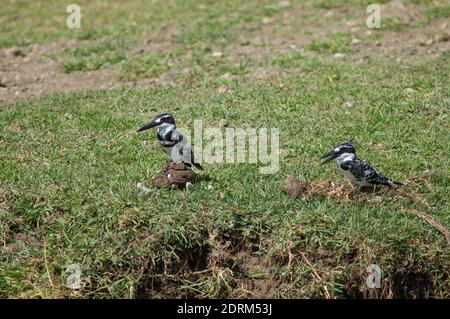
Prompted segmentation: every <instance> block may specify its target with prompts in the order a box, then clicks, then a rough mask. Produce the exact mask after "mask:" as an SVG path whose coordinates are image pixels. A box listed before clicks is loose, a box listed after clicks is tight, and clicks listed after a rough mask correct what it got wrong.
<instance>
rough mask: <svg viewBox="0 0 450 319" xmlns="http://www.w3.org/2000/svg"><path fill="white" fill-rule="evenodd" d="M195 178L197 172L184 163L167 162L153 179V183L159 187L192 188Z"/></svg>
mask: <svg viewBox="0 0 450 319" xmlns="http://www.w3.org/2000/svg"><path fill="white" fill-rule="evenodd" d="M196 178H197V174H195V172H194V171H193V170H192V169H191V168H190V167H189V166H187V165H186V164H184V163H174V162H169V163H167V164H165V165H164V166H163V168H162V170H161V173H159V175H158V176H156V177H155V178H154V179H153V184H154V185H155V186H156V187H159V188H179V189H183V188H187V189H192V187H193V184H194V182H195V179H196Z"/></svg>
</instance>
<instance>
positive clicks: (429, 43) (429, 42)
mask: <svg viewBox="0 0 450 319" xmlns="http://www.w3.org/2000/svg"><path fill="white" fill-rule="evenodd" d="M433 43H434V40H433V39H428V40H427V41H426V42H425V44H426V45H432V44H433Z"/></svg>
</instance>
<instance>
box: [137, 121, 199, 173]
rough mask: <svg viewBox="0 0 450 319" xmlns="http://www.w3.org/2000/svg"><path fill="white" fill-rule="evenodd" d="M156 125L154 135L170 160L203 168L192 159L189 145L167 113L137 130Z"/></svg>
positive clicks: (192, 155)
mask: <svg viewBox="0 0 450 319" xmlns="http://www.w3.org/2000/svg"><path fill="white" fill-rule="evenodd" d="M154 127H157V130H156V137H157V138H158V141H159V144H160V145H161V147H162V148H163V149H164V151H165V152H166V153H167V155H169V157H170V159H171V160H172V162H175V163H180V162H183V163H184V164H185V165H186V166H189V167H190V166H191V165H194V166H195V167H196V168H198V169H200V170H203V168H202V166H201V165H200V164H199V163H197V162H195V161H194V153H193V152H192V148H191V145H190V144H189V143H188V141H187V140H186V138H185V137H184V136H183V134H181V133H180V132H179V131H177V127H176V125H175V119H174V118H173V116H172V115H171V114H169V113H162V114H159V115H157V116H155V118H154V119H153V120H151V121H150V122H148V123H147V124H145V125H144V126H142V127H141V128H140V129H138V132H142V131H145V130H148V129H150V128H154Z"/></svg>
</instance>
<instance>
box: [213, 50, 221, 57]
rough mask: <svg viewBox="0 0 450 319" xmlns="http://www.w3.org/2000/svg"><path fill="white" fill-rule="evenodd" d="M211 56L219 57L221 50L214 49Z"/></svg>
mask: <svg viewBox="0 0 450 319" xmlns="http://www.w3.org/2000/svg"><path fill="white" fill-rule="evenodd" d="M212 56H213V57H215V58H220V57H222V52H220V51H215V52H213V53H212Z"/></svg>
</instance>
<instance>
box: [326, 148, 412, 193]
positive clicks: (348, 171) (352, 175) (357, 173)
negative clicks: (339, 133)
mask: <svg viewBox="0 0 450 319" xmlns="http://www.w3.org/2000/svg"><path fill="white" fill-rule="evenodd" d="M321 159H326V160H325V161H323V162H322V164H325V163H328V162H330V161H332V160H334V159H336V162H337V165H338V167H339V168H340V169H342V170H343V172H344V175H345V176H346V177H347V178H348V179H349V180H350V182H351V183H352V184H353V185H354V186H357V187H358V189H359V190H361V188H365V187H371V188H373V187H375V186H376V185H385V186H389V187H391V186H393V185H394V184H397V185H403V184H402V183H399V182H396V181H393V180H392V179H390V178H389V177H386V176H384V175H383V174H381V173H379V172H378V171H376V170H375V169H374V168H372V167H370V166H369V165H367V164H366V163H365V162H364V161H362V160H360V159H358V157H357V156H356V151H355V146H354V142H353V141H352V140H350V141H348V142H345V143H342V144H339V145H336V146H335V147H334V148H333V149H332V150H331V151H329V152H328V153H326V154H325V155H323V156H322V157H321Z"/></svg>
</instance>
